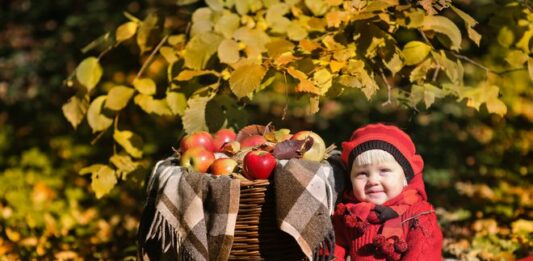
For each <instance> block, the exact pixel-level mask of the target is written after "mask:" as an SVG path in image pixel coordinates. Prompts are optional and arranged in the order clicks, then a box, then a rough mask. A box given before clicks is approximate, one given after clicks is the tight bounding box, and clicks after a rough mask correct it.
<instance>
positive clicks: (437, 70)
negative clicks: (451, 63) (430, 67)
mask: <svg viewBox="0 0 533 261" xmlns="http://www.w3.org/2000/svg"><path fill="white" fill-rule="evenodd" d="M439 70H440V65H437V68H435V72H434V73H433V79H432V80H433V82H436V81H437V76H438V75H439Z"/></svg>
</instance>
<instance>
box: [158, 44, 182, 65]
mask: <svg viewBox="0 0 533 261" xmlns="http://www.w3.org/2000/svg"><path fill="white" fill-rule="evenodd" d="M159 53H160V54H161V56H163V58H165V61H167V63H168V64H172V63H174V62H175V61H177V60H178V57H177V56H176V51H175V50H174V48H172V47H168V46H163V47H161V48H160V49H159Z"/></svg>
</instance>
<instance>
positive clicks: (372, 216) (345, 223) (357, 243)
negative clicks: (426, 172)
mask: <svg viewBox="0 0 533 261" xmlns="http://www.w3.org/2000/svg"><path fill="white" fill-rule="evenodd" d="M345 195H352V193H345ZM344 202H345V203H339V204H338V205H337V210H336V211H335V214H334V216H333V226H334V228H335V237H336V245H335V251H334V255H335V257H336V259H335V260H345V258H346V256H348V255H349V256H350V257H351V260H358V261H359V260H387V261H389V260H424V261H432V260H442V254H441V249H442V232H441V230H440V227H439V225H438V223H437V217H436V215H435V211H434V210H433V207H432V206H431V204H429V203H428V202H427V196H426V192H425V188H424V183H423V180H422V175H415V177H414V178H413V180H411V182H410V183H409V185H408V186H407V187H405V188H404V190H403V192H402V193H401V194H400V195H398V196H397V197H395V198H393V199H390V200H389V201H387V202H385V204H383V206H376V205H374V204H372V203H364V202H356V200H355V199H354V198H353V196H352V197H350V196H345V197H344ZM391 210H393V211H392V212H391Z"/></svg>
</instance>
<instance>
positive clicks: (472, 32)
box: [450, 5, 481, 46]
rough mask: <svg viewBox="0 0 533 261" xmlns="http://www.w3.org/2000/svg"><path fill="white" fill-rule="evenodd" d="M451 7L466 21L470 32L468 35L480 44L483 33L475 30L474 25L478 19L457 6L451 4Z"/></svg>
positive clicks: (467, 29)
mask: <svg viewBox="0 0 533 261" xmlns="http://www.w3.org/2000/svg"><path fill="white" fill-rule="evenodd" d="M450 7H451V8H452V10H453V11H454V12H455V13H456V14H457V15H458V16H459V17H461V19H463V21H464V22H465V24H466V31H467V33H468V37H469V38H470V40H472V41H473V42H474V43H475V44H476V45H477V46H479V42H480V41H481V35H480V34H479V33H478V32H476V30H474V26H475V25H476V24H477V21H476V20H474V18H472V16H470V15H469V14H467V13H465V12H463V11H462V10H460V9H458V8H456V7H455V6H453V5H450Z"/></svg>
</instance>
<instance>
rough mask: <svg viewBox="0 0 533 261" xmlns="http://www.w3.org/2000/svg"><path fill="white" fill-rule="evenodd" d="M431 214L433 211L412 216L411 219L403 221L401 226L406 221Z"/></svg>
mask: <svg viewBox="0 0 533 261" xmlns="http://www.w3.org/2000/svg"><path fill="white" fill-rule="evenodd" d="M433 212H435V211H434V210H428V211H424V212H420V213H418V214H416V215H414V216H412V217H410V218H408V219H406V220H403V221H402V223H401V224H403V223H405V222H407V221H409V220H411V219H415V218H417V217H419V216H422V215H426V214H431V213H433Z"/></svg>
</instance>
